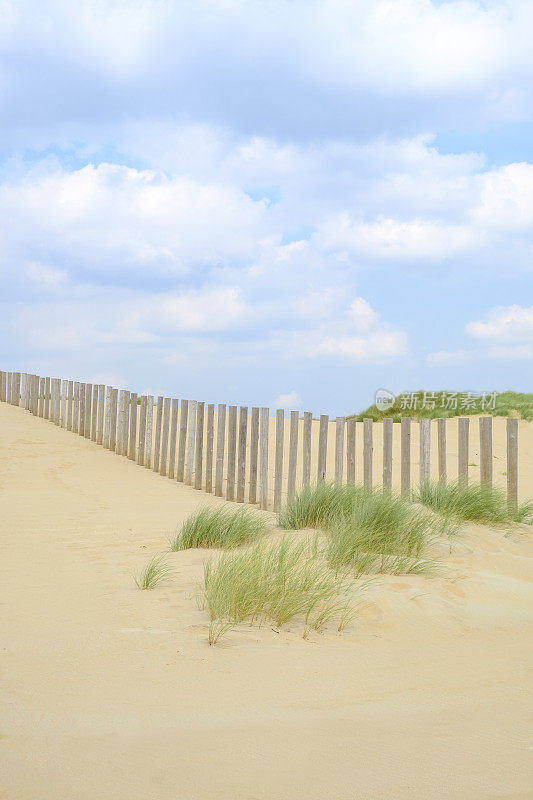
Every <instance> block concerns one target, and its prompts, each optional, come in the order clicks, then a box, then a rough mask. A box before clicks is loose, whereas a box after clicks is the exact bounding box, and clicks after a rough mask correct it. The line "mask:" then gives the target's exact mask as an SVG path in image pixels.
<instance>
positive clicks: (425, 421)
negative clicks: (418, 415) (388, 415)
mask: <svg viewBox="0 0 533 800" xmlns="http://www.w3.org/2000/svg"><path fill="white" fill-rule="evenodd" d="M418 427H419V433H420V485H421V486H423V485H424V484H425V483H428V481H429V478H430V465H431V461H430V458H431V419H430V418H429V417H423V418H422V419H420V420H419V422H418Z"/></svg>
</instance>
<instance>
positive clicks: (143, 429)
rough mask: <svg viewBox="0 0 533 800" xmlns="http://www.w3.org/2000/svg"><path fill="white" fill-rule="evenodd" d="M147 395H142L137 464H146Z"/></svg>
mask: <svg viewBox="0 0 533 800" xmlns="http://www.w3.org/2000/svg"><path fill="white" fill-rule="evenodd" d="M146 401H147V398H146V395H145V394H143V395H141V407H140V413H139V446H138V448H137V464H140V466H141V467H143V466H144V447H145V442H146Z"/></svg>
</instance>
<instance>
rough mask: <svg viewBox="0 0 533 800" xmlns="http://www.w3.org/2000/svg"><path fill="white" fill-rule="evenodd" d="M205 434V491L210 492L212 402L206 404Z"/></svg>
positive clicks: (213, 417) (213, 424)
mask: <svg viewBox="0 0 533 800" xmlns="http://www.w3.org/2000/svg"><path fill="white" fill-rule="evenodd" d="M205 435H206V443H205V491H206V492H209V494H210V493H211V492H212V491H213V450H214V443H215V406H214V404H213V403H208V405H207V424H206V433H205Z"/></svg>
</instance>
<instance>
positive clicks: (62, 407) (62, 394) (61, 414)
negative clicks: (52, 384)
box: [59, 380, 68, 428]
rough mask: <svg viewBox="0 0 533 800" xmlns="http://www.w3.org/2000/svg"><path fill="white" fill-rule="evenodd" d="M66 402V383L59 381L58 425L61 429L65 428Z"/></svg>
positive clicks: (65, 381)
mask: <svg viewBox="0 0 533 800" xmlns="http://www.w3.org/2000/svg"><path fill="white" fill-rule="evenodd" d="M67 402H68V381H67V380H63V381H61V388H60V410H59V424H60V425H61V427H62V428H66V427H67Z"/></svg>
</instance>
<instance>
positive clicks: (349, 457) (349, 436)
mask: <svg viewBox="0 0 533 800" xmlns="http://www.w3.org/2000/svg"><path fill="white" fill-rule="evenodd" d="M356 430H357V422H356V420H355V417H350V419H348V420H346V483H352V484H353V483H355V436H356Z"/></svg>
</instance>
